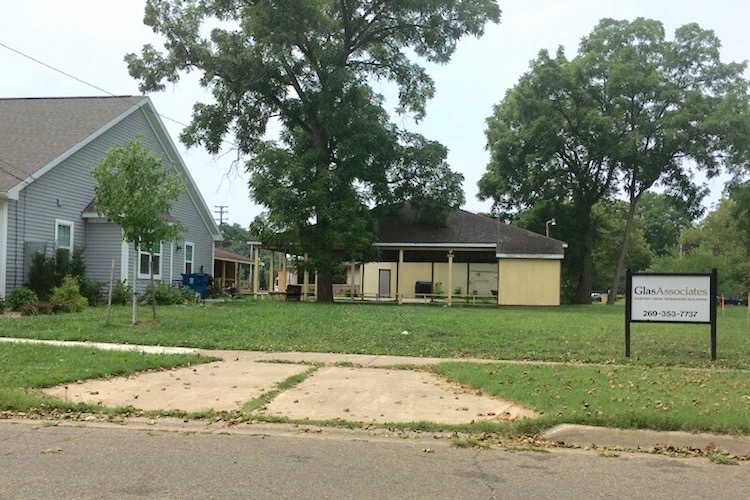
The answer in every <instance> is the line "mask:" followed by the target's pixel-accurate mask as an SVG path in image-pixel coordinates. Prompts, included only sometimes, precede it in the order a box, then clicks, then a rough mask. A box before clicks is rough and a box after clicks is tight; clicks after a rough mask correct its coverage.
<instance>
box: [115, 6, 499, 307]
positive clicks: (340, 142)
mask: <svg viewBox="0 0 750 500" xmlns="http://www.w3.org/2000/svg"><path fill="white" fill-rule="evenodd" d="M499 16H500V10H499V8H498V6H497V4H496V3H495V1H494V0H431V1H419V2H414V1H409V0H387V1H385V0H341V1H332V0H312V1H311V0H257V1H251V2H248V1H240V0H215V1H197V0H184V1H176V0H173V1H168V0H149V1H148V2H147V5H146V15H145V18H144V21H145V23H146V24H147V25H149V26H151V27H152V28H153V30H154V31H155V32H156V33H159V34H161V35H162V36H163V37H164V39H165V43H164V48H165V50H164V51H163V52H162V51H158V50H157V49H156V48H155V47H153V46H151V45H147V46H145V47H144V48H143V50H142V53H141V55H140V56H136V55H134V54H129V55H128V56H126V60H127V62H128V66H129V70H130V73H131V75H132V76H134V77H136V78H138V79H140V80H141V85H140V86H141V89H142V90H143V91H156V90H162V89H163V88H164V86H165V82H177V81H178V80H179V78H180V75H181V73H182V72H183V71H192V70H197V71H199V72H201V74H202V80H201V83H202V84H203V85H204V86H206V87H208V88H209V89H210V90H211V92H212V95H213V102H212V103H197V104H196V105H195V106H194V113H193V120H192V122H191V124H190V125H189V126H188V127H187V128H186V129H185V130H184V132H183V134H182V140H183V141H184V142H185V143H186V144H188V145H202V146H204V147H206V148H207V149H208V150H209V151H210V152H214V153H215V152H218V151H219V150H220V148H221V144H222V141H223V140H224V139H225V137H226V136H232V137H233V139H234V141H235V143H236V145H237V148H238V149H239V151H240V152H241V153H243V154H247V155H249V161H248V163H247V169H248V171H249V172H250V173H251V181H250V190H251V195H252V197H253V198H254V199H255V200H256V201H257V202H259V203H260V204H262V205H264V206H265V207H266V208H267V209H268V213H267V222H268V223H269V224H270V225H271V226H273V227H274V228H275V229H276V230H278V231H280V232H284V233H286V234H295V235H296V236H297V237H298V240H299V245H300V247H301V249H302V250H303V251H304V252H307V253H309V254H310V256H311V259H312V264H313V265H314V266H315V267H316V268H317V269H318V272H319V278H320V286H319V297H318V299H319V300H321V301H330V300H332V299H333V296H332V287H331V286H330V284H331V280H332V276H333V271H334V269H336V268H337V267H338V265H339V263H340V262H341V260H342V259H345V258H346V259H356V258H360V257H363V256H364V255H365V254H367V253H369V252H371V250H372V249H371V246H372V241H373V239H374V234H375V231H374V223H373V221H372V216H371V214H370V211H369V209H368V208H369V207H372V206H374V205H389V204H391V205H392V204H397V203H400V202H402V201H406V200H410V201H413V202H414V206H415V207H416V208H417V210H418V211H419V212H420V214H421V217H423V218H424V219H425V220H432V221H433V222H440V221H439V220H437V221H436V220H434V219H439V216H440V215H441V214H446V213H447V211H446V209H447V208H450V207H452V206H456V205H458V204H460V203H461V202H462V201H463V193H462V191H461V187H460V183H461V180H462V176H460V175H459V174H456V173H453V172H451V171H450V169H449V168H448V165H447V163H446V156H447V151H446V149H445V148H444V147H443V146H441V145H440V144H437V143H435V142H433V141H429V140H427V139H426V138H424V137H421V136H419V135H417V134H412V133H407V132H405V131H403V130H400V129H399V128H398V127H396V126H395V125H394V124H393V123H391V121H390V118H389V115H388V113H387V112H386V109H385V102H384V98H383V96H381V95H379V94H378V93H376V92H375V91H374V90H373V88H372V83H373V82H375V81H386V82H392V83H394V84H395V85H396V87H397V89H398V104H397V112H399V113H409V114H411V115H412V116H414V117H415V118H416V119H417V120H419V119H421V118H422V117H423V116H424V114H425V106H426V102H427V100H428V99H429V98H431V97H432V96H433V94H434V92H435V85H434V82H433V80H432V79H431V78H430V77H429V75H428V74H427V72H426V71H425V69H424V68H423V67H422V66H420V64H419V63H418V62H415V61H416V60H419V59H421V60H426V61H429V62H434V63H440V64H444V63H447V62H448V61H449V59H450V57H451V55H452V54H453V52H454V51H455V49H456V44H457V42H458V40H459V39H460V38H462V37H464V36H466V35H470V36H481V35H482V33H483V31H484V26H485V25H486V24H487V23H488V22H497V21H498V20H499ZM206 24H208V25H211V26H215V27H214V28H213V29H212V30H211V31H210V34H204V29H203V27H204V25H206ZM271 120H277V121H278V123H280V125H281V127H282V133H281V135H280V137H279V139H278V140H276V141H267V140H264V139H265V134H266V131H267V128H268V124H269V122H270V121H271ZM435 214H437V215H438V217H434V215H435Z"/></svg>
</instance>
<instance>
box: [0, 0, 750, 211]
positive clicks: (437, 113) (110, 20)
mask: <svg viewBox="0 0 750 500" xmlns="http://www.w3.org/2000/svg"><path fill="white" fill-rule="evenodd" d="M144 4H145V0H0V12H2V13H3V14H2V16H0V43H2V44H5V45H7V46H10V47H12V48H13V49H16V50H18V51H21V52H23V53H25V54H27V55H29V56H32V57H34V58H36V59H38V60H40V61H42V62H44V63H47V64H49V65H51V66H54V67H56V68H59V69H61V70H63V71H65V72H67V73H69V74H71V75H73V76H75V77H77V78H79V79H80V80H83V81H85V82H88V83H91V84H93V85H96V86H97V87H100V88H102V89H104V90H106V91H107V92H110V93H113V94H117V95H134V94H135V95H137V94H138V87H137V82H136V81H135V80H133V79H132V78H130V76H129V75H128V71H127V67H126V65H125V63H124V62H123V56H124V55H125V54H126V53H128V52H136V53H139V52H140V49H141V47H142V46H143V45H144V44H145V43H154V44H155V45H157V44H159V43H160V39H159V38H158V37H157V36H156V35H155V34H153V33H152V32H151V30H150V29H149V28H147V27H145V26H144V25H143V24H142V18H143V7H144ZM749 5H750V4H749V3H748V1H747V0H710V1H709V0H693V1H688V0H628V1H626V0H619V1H617V0H611V1H608V0H567V1H565V0H562V1H555V0H505V1H500V8H501V9H502V11H503V13H502V20H501V23H500V24H499V25H491V26H488V27H487V30H486V33H485V35H484V37H482V38H481V39H479V40H476V39H464V40H462V41H461V42H459V45H458V50H457V51H456V54H455V55H454V57H453V59H452V60H451V62H450V63H449V64H448V65H445V66H429V71H430V74H431V76H432V77H433V78H434V80H435V82H436V85H437V94H436V96H435V98H434V99H433V100H432V101H430V103H429V105H428V108H427V117H426V119H425V120H423V121H422V122H420V123H419V124H415V123H414V122H413V121H412V120H410V119H408V118H403V117H394V119H395V121H396V123H398V124H399V125H400V126H403V127H407V128H409V129H411V130H414V131H418V132H420V133H422V134H424V135H425V136H426V137H427V138H429V139H433V140H438V141H440V142H442V143H443V144H445V145H446V146H447V147H448V149H449V150H450V153H449V158H448V160H449V163H450V164H451V167H452V168H453V169H454V170H457V171H459V172H461V173H463V175H464V177H465V181H464V186H463V187H464V191H465V193H466V205H465V206H464V208H466V209H467V210H471V211H475V212H477V211H489V208H490V203H489V202H480V201H479V200H477V198H476V193H477V187H476V186H477V181H478V180H479V178H480V177H481V176H482V174H483V172H484V170H485V166H486V164H487V161H488V154H487V152H486V151H485V136H484V131H485V119H486V118H487V117H488V116H489V115H490V113H491V112H492V106H493V105H494V104H496V103H498V102H499V101H500V100H501V99H502V98H503V96H504V95H505V92H506V90H507V89H508V88H510V87H512V86H513V85H514V84H515V83H516V82H517V81H518V79H519V77H520V76H521V75H522V74H523V73H524V72H525V71H526V70H527V68H528V63H529V61H530V60H531V59H533V58H534V57H535V56H536V55H537V53H538V52H539V50H540V49H542V48H546V49H549V50H550V51H554V50H556V49H557V47H558V46H559V45H563V46H565V48H566V50H567V53H568V55H569V56H572V55H574V53H575V50H576V49H577V45H578V41H579V40H580V38H581V37H583V36H584V35H586V34H588V33H590V32H591V30H592V29H593V27H594V25H595V24H596V23H597V22H598V21H599V19H601V18H604V17H612V18H616V19H629V20H632V19H634V18H636V17H648V18H652V19H657V20H660V21H662V22H663V23H664V26H665V29H666V32H667V34H668V36H669V37H670V38H671V35H672V34H673V33H674V30H675V28H677V27H679V26H681V25H683V24H686V23H689V22H698V23H699V24H700V25H701V26H702V27H703V28H708V29H712V30H714V31H715V32H716V34H717V36H718V37H719V39H720V40H721V41H722V43H723V50H722V58H723V59H724V60H725V61H744V60H745V59H748V54H749V53H750V29H748V19H749V17H748V11H749V10H750V9H749V8H748V6H749ZM0 72H1V73H0V74H2V77H0V97H47V96H88V95H103V94H102V93H101V92H99V91H97V90H95V89H93V88H91V87H89V86H87V85H85V84H83V83H80V82H77V81H75V80H73V79H71V78H68V77H66V76H64V75H62V74H60V73H57V72H55V71H52V70H50V69H49V68H46V67H44V66H43V65H41V64H38V63H36V62H33V61H30V60H29V59H26V58H24V57H22V56H20V55H18V54H16V53H14V52H12V51H10V50H8V49H6V48H4V47H1V46H0ZM746 76H749V77H750V74H746ZM376 90H382V91H384V92H387V91H388V88H387V87H384V88H382V89H376ZM150 97H151V99H152V100H153V102H154V105H155V106H156V109H157V111H158V112H159V113H160V114H162V115H165V116H167V117H169V118H171V119H174V120H177V121H179V122H182V123H188V122H189V121H190V116H191V110H192V106H193V104H194V103H195V102H196V101H206V100H208V99H209V98H210V94H209V93H208V92H207V91H206V89H203V88H201V87H200V86H199V85H198V83H197V76H194V75H189V76H188V77H186V78H183V79H182V80H181V81H180V83H179V84H177V85H175V86H170V87H168V88H167V90H166V91H165V92H161V93H156V94H151V95H150ZM1 119H2V116H0V120H1ZM164 122H165V125H166V126H167V128H168V129H169V131H170V133H171V135H172V138H173V139H174V141H175V143H177V144H178V146H179V147H180V152H181V154H182V156H183V159H184V160H185V163H186V164H187V165H188V167H189V169H190V172H191V174H192V176H193V178H194V179H195V180H196V182H197V184H198V187H199V188H200V190H201V192H202V193H203V196H204V198H205V199H206V203H207V204H208V206H209V207H210V208H211V209H212V210H215V208H214V207H215V206H216V205H228V206H229V208H228V211H229V212H228V221H229V222H230V223H234V222H236V223H239V224H242V225H243V226H247V225H248V224H249V223H250V221H251V220H252V219H253V218H254V217H255V216H256V215H258V213H260V211H261V208H260V207H258V206H256V205H254V204H253V203H252V202H251V201H250V199H249V196H248V189H247V179H246V176H244V175H243V174H244V172H239V174H237V173H234V174H232V173H230V166H231V164H232V160H233V159H235V158H236V157H235V156H233V155H232V154H228V155H225V156H223V157H218V158H214V157H212V156H210V155H208V154H207V153H205V152H204V151H202V150H200V149H195V148H194V149H191V150H186V149H185V148H184V147H183V146H182V145H181V144H179V140H178V134H179V132H180V130H181V128H182V127H181V126H180V125H178V124H176V123H174V122H172V121H169V120H164ZM41 139H42V138H40V140H41ZM1 154H2V152H0V155H1ZM711 187H712V189H713V193H712V196H711V198H710V199H709V200H708V203H709V204H710V203H711V202H713V201H715V200H716V199H717V198H718V196H719V195H720V191H721V183H720V182H719V181H715V182H714V183H713V184H712V186H711Z"/></svg>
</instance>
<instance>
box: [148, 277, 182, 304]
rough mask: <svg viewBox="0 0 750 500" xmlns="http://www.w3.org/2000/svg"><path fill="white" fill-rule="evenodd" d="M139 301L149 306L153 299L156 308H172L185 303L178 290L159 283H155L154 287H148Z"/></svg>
mask: <svg viewBox="0 0 750 500" xmlns="http://www.w3.org/2000/svg"><path fill="white" fill-rule="evenodd" d="M141 299H142V300H143V301H144V302H146V303H147V304H151V303H152V301H153V300H154V299H155V300H156V305H157V306H173V305H176V304H184V303H185V297H184V296H183V294H182V291H181V290H180V289H179V288H176V287H173V286H169V285H166V284H164V283H162V282H161V281H159V282H157V283H156V286H155V287H152V286H151V285H149V286H148V288H147V289H146V291H145V292H143V295H142V296H141Z"/></svg>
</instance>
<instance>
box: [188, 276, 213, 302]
mask: <svg viewBox="0 0 750 500" xmlns="http://www.w3.org/2000/svg"><path fill="white" fill-rule="evenodd" d="M182 284H183V286H186V287H188V288H190V289H191V290H192V291H194V292H195V293H198V294H200V296H201V299H205V298H206V288H207V287H208V274H204V273H190V274H183V275H182Z"/></svg>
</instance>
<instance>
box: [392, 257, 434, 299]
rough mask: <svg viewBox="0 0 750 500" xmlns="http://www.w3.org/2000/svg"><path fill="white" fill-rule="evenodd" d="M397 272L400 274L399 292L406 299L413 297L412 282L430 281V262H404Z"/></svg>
mask: <svg viewBox="0 0 750 500" xmlns="http://www.w3.org/2000/svg"><path fill="white" fill-rule="evenodd" d="M399 272H400V273H401V274H402V277H401V286H402V287H403V288H404V289H403V290H401V294H402V295H403V297H404V298H406V299H413V298H414V297H415V295H414V284H415V283H416V282H417V281H432V263H431V262H404V265H403V266H402V267H401V269H400V270H399Z"/></svg>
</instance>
